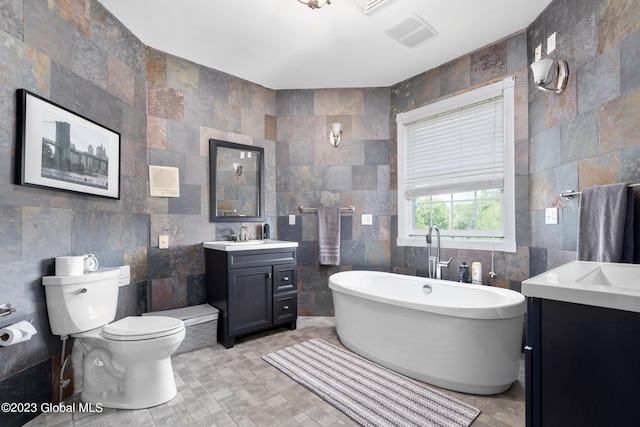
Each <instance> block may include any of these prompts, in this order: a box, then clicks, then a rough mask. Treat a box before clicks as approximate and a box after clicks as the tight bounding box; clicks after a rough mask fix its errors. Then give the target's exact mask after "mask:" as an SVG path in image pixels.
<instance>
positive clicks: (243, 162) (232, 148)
mask: <svg viewBox="0 0 640 427" xmlns="http://www.w3.org/2000/svg"><path fill="white" fill-rule="evenodd" d="M209 174H210V176H209V182H210V183H211V184H210V185H211V190H210V197H211V201H210V203H211V204H210V206H211V207H210V210H209V220H210V221H211V222H242V221H263V220H264V148H262V147H254V146H251V145H243V144H236V143H233V142H227V141H219V140H217V139H210V140H209Z"/></svg>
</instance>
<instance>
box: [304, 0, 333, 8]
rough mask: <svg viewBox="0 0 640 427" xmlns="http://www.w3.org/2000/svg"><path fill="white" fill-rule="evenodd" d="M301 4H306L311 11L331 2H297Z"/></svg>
mask: <svg viewBox="0 0 640 427" xmlns="http://www.w3.org/2000/svg"><path fill="white" fill-rule="evenodd" d="M298 1H299V2H300V3H302V4H306V5H307V6H309V7H310V8H311V9H320V8H321V7H322V6H324V5H325V4H331V0H298Z"/></svg>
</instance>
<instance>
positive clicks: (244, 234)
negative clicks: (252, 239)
mask: <svg viewBox="0 0 640 427" xmlns="http://www.w3.org/2000/svg"><path fill="white" fill-rule="evenodd" d="M240 240H242V241H244V240H249V229H248V228H247V226H246V225H243V226H242V227H241V228H240Z"/></svg>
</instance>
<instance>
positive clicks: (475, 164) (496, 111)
mask: <svg viewBox="0 0 640 427" xmlns="http://www.w3.org/2000/svg"><path fill="white" fill-rule="evenodd" d="M502 98H503V97H502V96H497V97H494V98H491V99H488V100H484V101H482V102H478V103H475V104H473V105H469V106H465V107H462V108H458V109H455V110H452V111H447V112H444V113H441V114H437V115H433V116H431V117H427V118H425V119H421V120H417V121H414V122H411V123H405V124H404V126H405V128H404V137H405V159H404V161H405V168H404V182H405V186H404V189H405V193H404V196H405V198H406V199H413V198H416V197H421V196H430V195H438V194H447V193H458V192H465V191H474V190H485V189H490V188H502V187H503V186H504V147H505V144H504V114H503V99H502Z"/></svg>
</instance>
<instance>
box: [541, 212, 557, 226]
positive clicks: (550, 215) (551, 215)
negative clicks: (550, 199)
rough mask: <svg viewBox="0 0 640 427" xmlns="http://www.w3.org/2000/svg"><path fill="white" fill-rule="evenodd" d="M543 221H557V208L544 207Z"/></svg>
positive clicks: (547, 222) (551, 222) (552, 222)
mask: <svg viewBox="0 0 640 427" xmlns="http://www.w3.org/2000/svg"><path fill="white" fill-rule="evenodd" d="M544 223H545V224H554V225H555V224H557V223H558V208H546V209H545V210H544Z"/></svg>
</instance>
